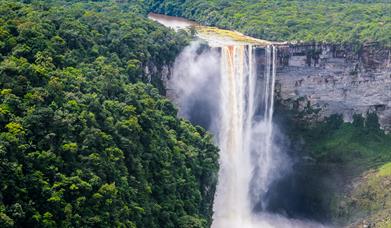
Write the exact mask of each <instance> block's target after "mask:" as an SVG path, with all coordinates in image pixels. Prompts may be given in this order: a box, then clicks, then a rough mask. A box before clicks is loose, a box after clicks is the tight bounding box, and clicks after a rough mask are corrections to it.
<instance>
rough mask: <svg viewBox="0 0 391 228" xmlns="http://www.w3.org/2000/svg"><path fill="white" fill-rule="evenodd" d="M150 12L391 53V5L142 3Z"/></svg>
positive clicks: (210, 0)
mask: <svg viewBox="0 0 391 228" xmlns="http://www.w3.org/2000/svg"><path fill="white" fill-rule="evenodd" d="M146 2H148V4H149V6H150V8H149V10H150V11H153V12H157V13H163V14H168V15H172V16H182V17H185V18H188V19H192V20H195V21H198V22H200V23H202V24H205V25H213V26H218V27H221V28H227V29H235V30H238V31H241V32H243V33H245V34H247V35H250V36H254V37H257V38H261V39H267V40H273V41H304V42H314V41H315V42H330V43H355V44H357V43H358V44H362V43H365V42H379V43H380V44H381V45H384V46H387V47H391V3H390V1H389V0H379V1H375V0H373V1H371V0H369V1H364V0H362V1H361V0H356V1H355V0H351V1H349V0H340V1H333V0H321V1H312V0H293V1H286V0H259V1H254V0H247V1H244V0H232V1H231V0H230V1H228V0H183V1H177V0H163V1H154V0H146Z"/></svg>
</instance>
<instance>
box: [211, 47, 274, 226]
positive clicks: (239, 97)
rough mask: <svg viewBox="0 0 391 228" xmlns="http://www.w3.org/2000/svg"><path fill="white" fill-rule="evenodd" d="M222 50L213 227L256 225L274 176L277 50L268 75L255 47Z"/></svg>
mask: <svg viewBox="0 0 391 228" xmlns="http://www.w3.org/2000/svg"><path fill="white" fill-rule="evenodd" d="M221 49H222V50H221V52H222V53H221V74H220V81H221V85H220V93H221V102H220V114H221V116H220V119H221V122H220V128H219V147H220V150H221V152H220V173H219V181H218V187H217V192H216V197H215V204H214V217H213V225H212V227H216V228H219V227H252V224H253V223H254V221H253V220H254V219H253V218H252V217H253V215H252V214H253V213H252V210H253V207H254V202H258V203H259V201H261V204H262V197H263V196H264V194H265V193H266V192H267V189H268V186H269V184H270V183H271V180H272V177H273V175H270V173H271V171H272V170H273V167H274V164H273V138H272V135H273V133H272V131H273V125H272V116H273V97H274V84H275V76H276V48H275V47H272V46H268V47H266V48H265V52H266V54H265V60H266V63H265V73H264V75H263V78H260V77H258V75H257V68H256V67H257V66H256V64H255V58H254V56H255V55H254V50H253V47H252V46H251V45H247V46H243V45H241V46H225V47H222V48H221Z"/></svg>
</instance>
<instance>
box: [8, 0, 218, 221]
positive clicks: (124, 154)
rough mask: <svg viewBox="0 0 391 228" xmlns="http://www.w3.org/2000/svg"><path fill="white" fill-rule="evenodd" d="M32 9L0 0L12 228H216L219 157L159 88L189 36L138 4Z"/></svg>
mask: <svg viewBox="0 0 391 228" xmlns="http://www.w3.org/2000/svg"><path fill="white" fill-rule="evenodd" d="M24 2H25V3H21V2H19V1H12V0H7V1H6V0H0V21H1V23H0V179H1V181H0V227H148V228H150V227H181V226H182V227H205V226H206V225H207V224H208V223H209V222H210V218H211V207H212V205H211V204H212V201H213V195H214V188H215V182H216V171H217V148H216V147H215V146H214V145H213V144H212V143H211V142H212V139H211V136H210V135H208V134H207V133H206V132H205V130H203V129H201V128H200V127H194V126H192V125H191V124H190V123H188V122H186V121H184V120H181V119H178V118H177V117H176V114H177V111H176V109H175V108H174V107H173V105H172V104H171V103H170V102H169V101H168V100H167V99H165V98H163V97H162V96H161V95H160V92H162V91H160V92H159V90H158V89H156V87H159V88H160V89H161V88H162V87H161V85H162V83H161V80H160V76H161V75H160V69H162V67H163V66H164V65H169V64H171V63H172V62H173V61H174V59H175V56H176V55H177V54H178V52H179V51H180V50H181V49H182V47H183V46H184V45H185V44H186V39H187V36H186V35H185V34H183V33H181V34H178V35H176V34H174V33H173V32H172V31H170V30H168V29H165V28H163V26H159V25H157V24H156V23H153V22H151V21H149V20H147V19H145V18H143V17H140V16H138V15H136V14H135V13H132V11H130V9H133V8H132V7H131V6H128V5H126V4H125V3H129V2H128V1H123V2H122V3H121V1H118V3H117V1H105V2H101V1H61V0H58V1H24ZM30 2H31V3H30ZM133 7H137V4H133ZM139 9H140V10H141V9H142V8H139ZM145 68H148V69H149V74H146V73H145V71H144V69H145ZM144 82H151V83H152V84H153V85H154V86H155V87H154V86H153V85H151V84H145V83H144Z"/></svg>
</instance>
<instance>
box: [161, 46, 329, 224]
mask: <svg viewBox="0 0 391 228" xmlns="http://www.w3.org/2000/svg"><path fill="white" fill-rule="evenodd" d="M256 50H258V53H256ZM260 50H261V51H260ZM262 53H264V56H263V57H262V56H260V55H262ZM276 58H277V48H276V47H273V46H267V47H264V48H259V47H253V46H252V45H243V44H240V45H239V44H238V45H225V46H222V47H219V48H212V49H208V48H207V49H204V51H200V44H199V43H198V42H194V43H193V44H192V45H190V46H189V47H187V48H185V50H184V51H183V52H182V54H181V55H180V56H179V57H178V58H177V60H176V63H175V65H174V69H173V75H172V78H171V79H170V82H169V83H168V86H169V88H168V89H169V91H171V92H172V93H173V95H172V97H173V99H174V100H175V101H176V103H177V104H178V106H179V108H180V115H182V116H184V117H185V118H188V119H190V120H192V121H195V122H200V123H208V124H204V125H203V126H204V127H206V128H208V129H209V130H210V131H211V132H212V133H213V134H214V135H215V140H216V143H217V144H218V145H219V148H220V160H219V163H220V170H219V177H218V185H217V190H216V194H215V199H214V208H213V211H214V214H213V223H212V227H213V228H268V227H278V228H279V227H284V228H285V227H288V228H290V227H297V228H299V227H300V228H304V227H322V226H321V225H319V224H316V223H312V222H308V221H302V220H295V219H288V218H285V217H283V216H280V215H272V214H269V213H267V212H265V206H266V205H267V193H268V191H269V189H270V185H271V184H272V182H273V181H274V180H276V179H277V178H279V177H280V176H281V175H282V174H284V171H286V167H289V162H287V161H288V159H287V158H286V156H285V155H284V154H283V153H281V151H280V149H279V147H278V146H277V145H275V143H273V142H274V140H273V138H274V135H275V133H276V131H274V129H273V128H274V127H273V103H274V85H275V80H276V68H277V66H276ZM259 59H264V61H263V62H260V61H259ZM262 68H263V69H262ZM200 116H201V119H202V118H206V117H207V118H208V119H211V120H212V121H209V122H208V121H206V122H205V121H199V119H200ZM255 208H256V210H255ZM255 211H258V212H255Z"/></svg>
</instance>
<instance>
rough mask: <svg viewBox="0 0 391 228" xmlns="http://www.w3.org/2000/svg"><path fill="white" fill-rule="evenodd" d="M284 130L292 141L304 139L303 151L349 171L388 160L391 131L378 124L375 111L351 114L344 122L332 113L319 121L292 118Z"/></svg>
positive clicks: (390, 152) (390, 153) (357, 170)
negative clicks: (350, 118) (289, 126)
mask: <svg viewBox="0 0 391 228" xmlns="http://www.w3.org/2000/svg"><path fill="white" fill-rule="evenodd" d="M291 124H292V126H291V128H290V129H289V130H288V131H289V132H288V134H289V135H290V136H291V137H292V141H304V142H305V145H304V148H303V153H308V155H310V156H311V157H313V158H314V159H315V160H316V161H317V162H319V163H334V164H337V165H343V166H345V167H346V170H348V171H349V172H350V173H352V175H356V174H359V173H360V172H362V171H365V170H367V169H369V168H371V167H376V166H378V165H381V164H384V163H385V162H388V161H391V149H390V148H391V135H390V134H385V133H384V131H383V130H381V129H380V128H379V127H380V125H379V122H378V117H377V115H376V114H375V113H368V114H367V115H366V117H365V118H364V117H363V116H361V115H354V116H353V122H352V123H344V122H343V119H342V116H341V115H332V116H330V117H328V118H326V119H325V120H324V121H322V122H319V123H315V124H313V123H308V122H305V121H301V120H298V121H294V122H292V123H291Z"/></svg>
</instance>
